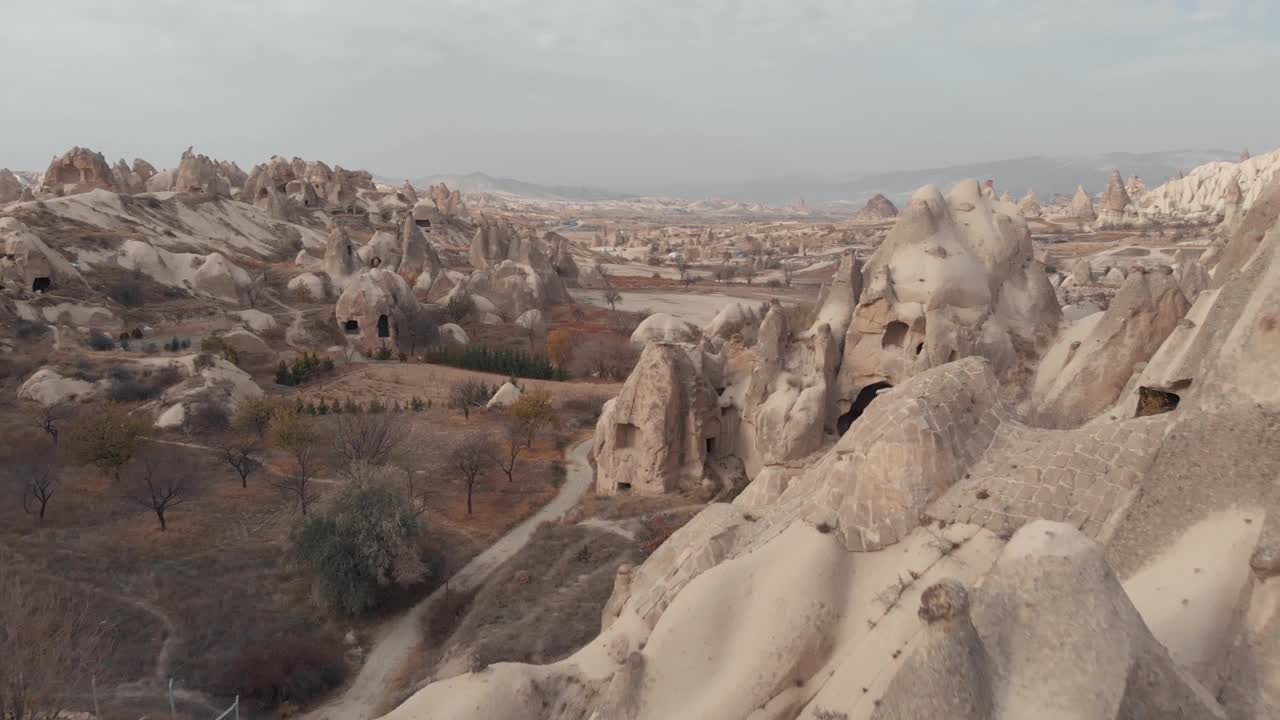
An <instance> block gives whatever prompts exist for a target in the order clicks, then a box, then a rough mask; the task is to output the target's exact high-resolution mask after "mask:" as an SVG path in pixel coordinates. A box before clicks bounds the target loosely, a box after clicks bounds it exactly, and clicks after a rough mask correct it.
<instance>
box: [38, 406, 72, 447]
mask: <svg viewBox="0 0 1280 720" xmlns="http://www.w3.org/2000/svg"><path fill="white" fill-rule="evenodd" d="M70 416H71V409H70V408H69V407H67V406H66V405H64V404H63V403H54V404H53V405H50V406H48V407H45V408H42V409H41V412H40V414H39V416H38V417H37V418H36V425H37V426H39V428H40V429H41V430H43V431H44V432H45V433H46V434H47V435H48V436H49V438H50V439H51V440H53V444H54V445H57V444H58V429H59V427H58V426H60V425H61V424H62V423H63V421H64V420H66V419H67V418H69V417H70Z"/></svg>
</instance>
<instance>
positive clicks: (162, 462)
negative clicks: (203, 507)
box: [124, 450, 191, 532]
mask: <svg viewBox="0 0 1280 720" xmlns="http://www.w3.org/2000/svg"><path fill="white" fill-rule="evenodd" d="M190 477H191V475H190V473H189V472H187V471H186V470H185V469H184V468H183V462H182V460H181V459H180V458H179V457H178V456H177V454H176V453H173V452H169V451H166V450H154V451H152V452H150V453H148V454H147V455H144V456H143V457H141V458H139V459H138V460H136V461H135V462H134V465H133V467H131V468H129V471H128V472H127V473H126V477H125V482H124V490H125V493H126V496H127V497H128V498H129V500H130V501H132V502H133V503H135V504H137V505H140V506H141V507H144V508H147V509H148V510H150V511H152V512H154V513H155V514H156V519H157V520H159V521H160V531H161V532H164V531H165V530H168V529H169V524H168V521H167V520H166V518H165V513H167V512H168V511H170V510H172V509H173V508H175V507H177V506H179V505H181V504H183V503H185V502H186V501H187V500H188V499H189V498H190V493H189V491H190V481H189V478H190Z"/></svg>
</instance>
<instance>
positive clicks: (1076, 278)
mask: <svg viewBox="0 0 1280 720" xmlns="http://www.w3.org/2000/svg"><path fill="white" fill-rule="evenodd" d="M1071 280H1072V282H1073V283H1074V284H1075V285H1077V286H1081V285H1092V284H1093V264H1092V263H1090V262H1089V258H1086V257H1082V258H1080V259H1078V260H1076V261H1075V262H1074V263H1072V264H1071Z"/></svg>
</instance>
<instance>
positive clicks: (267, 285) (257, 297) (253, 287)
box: [244, 265, 272, 308]
mask: <svg viewBox="0 0 1280 720" xmlns="http://www.w3.org/2000/svg"><path fill="white" fill-rule="evenodd" d="M271 284H272V277H271V266H269V265H264V266H262V268H261V269H260V270H258V271H257V272H255V273H254V274H253V275H252V276H251V277H250V279H249V284H248V286H246V287H245V290H244V297H245V300H247V301H248V302H249V307H251V308H256V307H258V304H259V303H261V302H263V301H264V300H266V299H267V297H268V295H270V293H271Z"/></svg>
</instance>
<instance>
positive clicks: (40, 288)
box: [31, 277, 53, 293]
mask: <svg viewBox="0 0 1280 720" xmlns="http://www.w3.org/2000/svg"><path fill="white" fill-rule="evenodd" d="M51 287H53V281H52V280H50V279H49V278H47V277H38V278H35V279H34V280H32V281H31V292H38V293H42V292H45V291H46V290H48V289H49V288H51Z"/></svg>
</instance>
